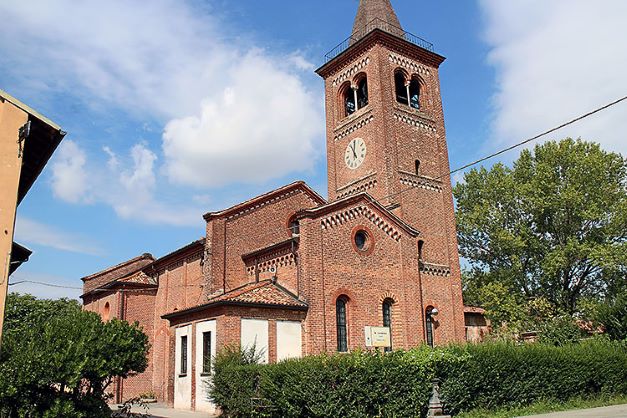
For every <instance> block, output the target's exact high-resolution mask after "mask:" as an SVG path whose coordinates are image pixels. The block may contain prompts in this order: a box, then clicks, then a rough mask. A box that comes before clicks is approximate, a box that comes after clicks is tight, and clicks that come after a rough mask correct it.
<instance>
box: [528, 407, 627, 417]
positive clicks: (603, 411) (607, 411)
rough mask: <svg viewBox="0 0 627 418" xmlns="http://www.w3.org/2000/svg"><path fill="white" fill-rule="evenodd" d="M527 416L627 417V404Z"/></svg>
mask: <svg viewBox="0 0 627 418" xmlns="http://www.w3.org/2000/svg"><path fill="white" fill-rule="evenodd" d="M525 418H627V405H616V406H606V407H603V408H593V409H579V410H577V411H564V412H554V413H552V414H544V415H530V416H528V417H525Z"/></svg>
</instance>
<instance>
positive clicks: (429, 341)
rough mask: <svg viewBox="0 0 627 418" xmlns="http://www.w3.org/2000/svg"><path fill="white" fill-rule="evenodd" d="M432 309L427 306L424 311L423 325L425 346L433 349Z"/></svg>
mask: <svg viewBox="0 0 627 418" xmlns="http://www.w3.org/2000/svg"><path fill="white" fill-rule="evenodd" d="M432 312H433V307H432V306H429V307H428V308H427V310H426V311H425V325H426V330H425V331H426V334H427V344H428V345H429V347H433V315H432Z"/></svg>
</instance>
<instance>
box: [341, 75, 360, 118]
mask: <svg viewBox="0 0 627 418" xmlns="http://www.w3.org/2000/svg"><path fill="white" fill-rule="evenodd" d="M341 97H342V106H344V116H349V115H352V114H353V113H355V111H356V110H357V104H356V103H355V91H354V90H353V88H352V87H351V84H350V82H347V83H345V84H344V86H343V87H342V90H341Z"/></svg>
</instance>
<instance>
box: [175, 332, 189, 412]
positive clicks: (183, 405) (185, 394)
mask: <svg viewBox="0 0 627 418" xmlns="http://www.w3.org/2000/svg"><path fill="white" fill-rule="evenodd" d="M191 334H192V326H191V325H187V326H184V327H180V328H177V329H176V347H175V352H174V408H177V409H191V408H192V335H191ZM183 336H187V374H186V375H185V376H181V337H183Z"/></svg>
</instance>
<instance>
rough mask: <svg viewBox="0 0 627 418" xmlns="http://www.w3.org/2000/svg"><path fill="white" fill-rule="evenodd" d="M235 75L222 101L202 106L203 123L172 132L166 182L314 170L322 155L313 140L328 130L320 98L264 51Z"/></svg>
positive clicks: (174, 126)
mask: <svg viewBox="0 0 627 418" xmlns="http://www.w3.org/2000/svg"><path fill="white" fill-rule="evenodd" d="M230 74H231V79H230V80H229V83H228V84H227V85H226V86H225V88H224V90H223V91H222V94H221V95H219V96H213V97H208V98H207V99H205V100H204V101H203V103H202V105H201V114H200V115H199V116H191V117H186V118H182V119H175V120H172V121H170V122H169V123H168V125H167V126H166V129H165V133H164V146H163V148H164V154H165V156H166V159H167V162H166V172H167V174H168V176H169V177H170V178H171V179H173V180H174V181H176V182H180V183H183V184H192V185H196V186H222V185H224V184H227V183H229V182H233V181H240V182H264V181H267V180H269V179H272V178H277V177H280V176H281V175H283V174H285V173H288V172H291V171H303V170H307V169H312V168H313V164H314V161H315V158H316V157H317V156H318V153H317V152H316V147H315V146H314V141H313V139H314V138H315V137H316V136H317V135H320V134H321V133H322V127H323V124H322V123H321V122H320V120H319V117H318V113H317V102H316V100H315V96H314V95H313V94H312V93H311V92H310V91H309V90H308V89H307V88H306V87H305V86H304V85H303V83H302V82H300V80H299V79H298V78H296V77H294V76H293V75H291V74H290V73H288V72H286V71H283V70H280V69H277V68H276V66H275V64H274V63H273V62H272V61H271V60H270V59H268V58H267V57H266V56H264V55H263V54H262V53H261V52H260V51H254V52H251V53H249V54H248V55H247V56H246V57H245V58H244V59H243V60H242V61H240V62H239V63H238V66H237V67H235V68H233V69H232V70H231V71H230Z"/></svg>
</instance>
